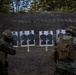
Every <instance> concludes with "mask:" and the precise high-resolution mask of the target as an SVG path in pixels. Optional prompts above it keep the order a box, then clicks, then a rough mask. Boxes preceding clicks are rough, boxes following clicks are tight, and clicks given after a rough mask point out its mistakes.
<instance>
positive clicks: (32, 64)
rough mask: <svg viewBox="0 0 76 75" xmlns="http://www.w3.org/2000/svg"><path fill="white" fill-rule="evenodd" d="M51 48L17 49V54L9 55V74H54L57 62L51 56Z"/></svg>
mask: <svg viewBox="0 0 76 75" xmlns="http://www.w3.org/2000/svg"><path fill="white" fill-rule="evenodd" d="M50 52H51V50H48V51H45V50H44V49H39V50H38V49H35V48H34V50H30V52H27V50H24V49H20V50H17V53H16V55H14V56H10V55H9V56H8V62H9V68H8V69H9V75H53V73H54V70H55V63H54V61H52V60H51V58H50Z"/></svg>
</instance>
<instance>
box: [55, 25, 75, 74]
mask: <svg viewBox="0 0 76 75" xmlns="http://www.w3.org/2000/svg"><path fill="white" fill-rule="evenodd" d="M68 34H69V35H70V34H71V36H72V37H73V38H74V37H75V36H76V28H75V27H73V26H70V27H69V28H67V29H66V35H68ZM70 51H71V52H72V54H73V56H72V57H71V53H70V58H68V59H67V60H57V62H56V71H55V75H76V74H75V68H76V66H75V65H76V63H75V62H74V60H75V59H74V57H75V55H76V43H73V44H72V46H71V47H70Z"/></svg>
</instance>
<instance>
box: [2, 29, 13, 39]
mask: <svg viewBox="0 0 76 75" xmlns="http://www.w3.org/2000/svg"><path fill="white" fill-rule="evenodd" d="M2 36H3V37H4V38H8V39H11V37H12V32H11V31H10V30H5V31H3V33H2Z"/></svg>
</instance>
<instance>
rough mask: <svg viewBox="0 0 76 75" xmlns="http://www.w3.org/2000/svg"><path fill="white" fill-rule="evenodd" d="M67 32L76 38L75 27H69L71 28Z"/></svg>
mask: <svg viewBox="0 0 76 75" xmlns="http://www.w3.org/2000/svg"><path fill="white" fill-rule="evenodd" d="M66 32H69V33H71V34H72V35H73V36H76V27H74V26H69V27H68V28H67V29H66Z"/></svg>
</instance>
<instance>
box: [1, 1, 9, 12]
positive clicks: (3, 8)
mask: <svg viewBox="0 0 76 75" xmlns="http://www.w3.org/2000/svg"><path fill="white" fill-rule="evenodd" d="M8 11H9V0H0V12H8Z"/></svg>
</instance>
